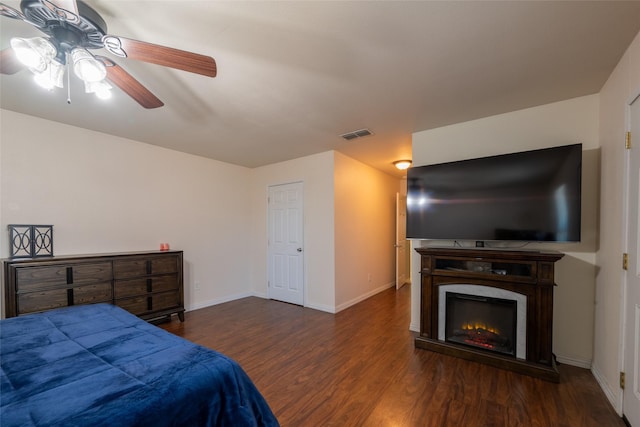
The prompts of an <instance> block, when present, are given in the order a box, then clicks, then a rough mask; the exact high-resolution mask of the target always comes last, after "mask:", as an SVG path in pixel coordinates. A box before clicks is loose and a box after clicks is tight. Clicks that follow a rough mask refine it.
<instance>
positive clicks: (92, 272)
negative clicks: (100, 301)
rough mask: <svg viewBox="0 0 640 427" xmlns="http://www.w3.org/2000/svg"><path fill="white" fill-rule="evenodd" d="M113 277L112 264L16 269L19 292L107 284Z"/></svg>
mask: <svg viewBox="0 0 640 427" xmlns="http://www.w3.org/2000/svg"><path fill="white" fill-rule="evenodd" d="M111 276H112V271H111V263H110V262H98V263H86V264H73V265H53V266H47V267H29V268H25V267H20V268H18V269H16V279H17V280H16V282H17V290H18V291H19V292H24V291H30V290H36V289H47V288H59V287H68V286H67V285H83V284H87V283H96V282H105V281H109V280H111Z"/></svg>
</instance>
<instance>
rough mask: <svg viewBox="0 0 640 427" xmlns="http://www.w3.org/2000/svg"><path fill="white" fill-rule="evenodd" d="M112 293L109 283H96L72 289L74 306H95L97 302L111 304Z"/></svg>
mask: <svg viewBox="0 0 640 427" xmlns="http://www.w3.org/2000/svg"><path fill="white" fill-rule="evenodd" d="M112 299H113V292H112V290H111V282H106V283H97V284H95V285H85V286H80V287H77V288H73V303H74V304H95V303H98V302H111V300H112Z"/></svg>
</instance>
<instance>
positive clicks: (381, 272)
mask: <svg viewBox="0 0 640 427" xmlns="http://www.w3.org/2000/svg"><path fill="white" fill-rule="evenodd" d="M399 186H400V179H398V178H395V177H392V176H391V175H387V174H385V173H382V172H380V171H379V170H377V169H374V168H372V167H370V166H367V165H365V164H364V163H361V162H358V161H356V160H354V159H352V158H350V157H347V156H345V155H343V154H340V153H336V154H335V171H334V191H335V266H336V300H335V304H336V311H340V310H342V309H344V308H347V307H349V306H351V305H353V304H356V303H358V302H360V301H362V300H364V299H365V298H367V297H369V296H371V295H374V294H376V293H378V292H380V291H382V290H384V289H387V288H389V287H390V286H394V285H395V249H394V246H393V245H394V243H395V203H396V193H397V192H398V191H399Z"/></svg>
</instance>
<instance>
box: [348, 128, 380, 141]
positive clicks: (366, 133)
mask: <svg viewBox="0 0 640 427" xmlns="http://www.w3.org/2000/svg"><path fill="white" fill-rule="evenodd" d="M369 135H373V133H372V132H371V131H370V130H369V129H360V130H354V131H353V132H347V133H343V134H342V135H340V136H341V137H343V138H344V139H346V140H347V141H351V140H352V139H356V138H362V137H364V136H369Z"/></svg>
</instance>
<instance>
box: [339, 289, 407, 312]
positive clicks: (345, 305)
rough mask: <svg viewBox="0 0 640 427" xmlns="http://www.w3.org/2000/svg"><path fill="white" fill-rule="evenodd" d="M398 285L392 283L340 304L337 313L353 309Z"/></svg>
mask: <svg viewBox="0 0 640 427" xmlns="http://www.w3.org/2000/svg"><path fill="white" fill-rule="evenodd" d="M395 285H396V283H395V282H391V283H387V284H386V285H382V286H380V287H379V288H376V289H374V290H372V291H369V292H367V293H366V294H363V295H360V296H359V297H356V298H354V299H352V300H350V301H347V302H345V303H344V304H340V305H339V306H337V307H336V309H335V312H336V313H339V312H341V311H342V310H344V309H347V308H349V307H351V306H352V305H356V304H357V303H359V302H361V301H364V300H366V299H367V298H369V297H372V296H374V295H375V294H379V293H380V292H382V291H386V290H387V289H389V288H391V287H394V286H395Z"/></svg>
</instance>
